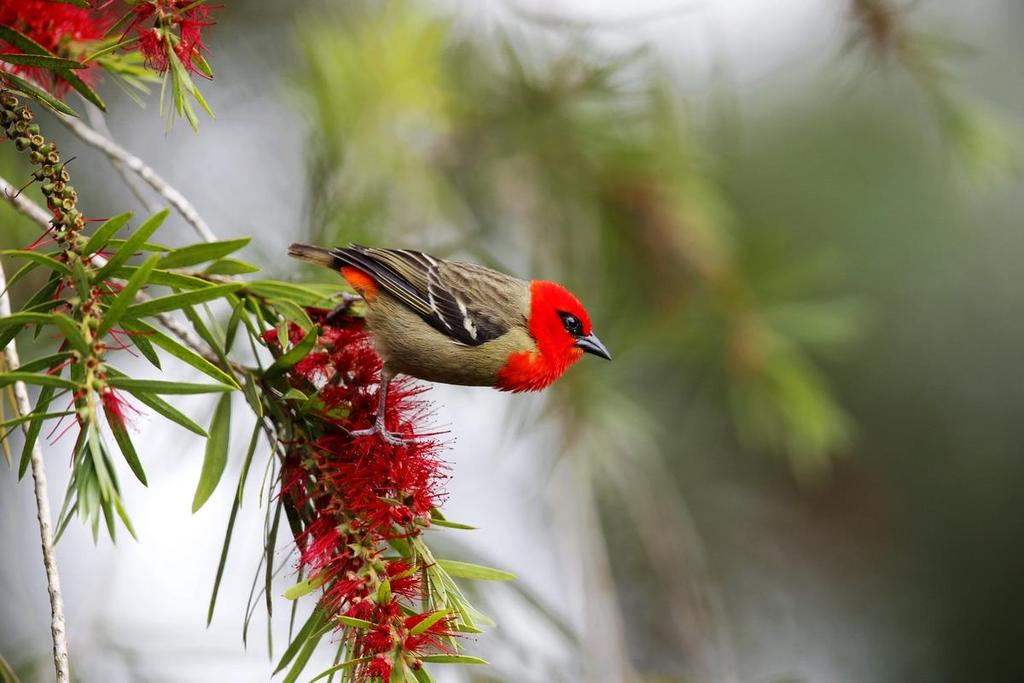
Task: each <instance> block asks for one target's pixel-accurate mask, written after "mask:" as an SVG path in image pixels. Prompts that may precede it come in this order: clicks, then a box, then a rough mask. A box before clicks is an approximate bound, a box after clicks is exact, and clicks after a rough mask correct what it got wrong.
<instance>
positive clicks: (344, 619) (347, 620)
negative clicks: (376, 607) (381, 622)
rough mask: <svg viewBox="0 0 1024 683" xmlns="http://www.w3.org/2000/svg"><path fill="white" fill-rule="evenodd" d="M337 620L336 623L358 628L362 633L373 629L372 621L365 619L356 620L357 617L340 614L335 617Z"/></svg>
mask: <svg viewBox="0 0 1024 683" xmlns="http://www.w3.org/2000/svg"><path fill="white" fill-rule="evenodd" d="M335 620H336V621H340V622H341V623H343V624H345V625H346V626H351V627H352V628H357V629H359V630H360V631H368V630H370V629H371V628H373V622H372V621H366V620H365V619H356V618H355V617H349V616H345V615H344V614H339V615H338V616H336V617H335Z"/></svg>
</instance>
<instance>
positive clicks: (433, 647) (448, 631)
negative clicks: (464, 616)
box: [402, 612, 455, 656]
mask: <svg viewBox="0 0 1024 683" xmlns="http://www.w3.org/2000/svg"><path fill="white" fill-rule="evenodd" d="M435 614H436V612H424V613H423V614H414V615H412V616H410V617H405V619H404V620H403V625H404V627H405V628H406V629H407V630H408V631H409V635H407V636H406V637H405V640H404V641H403V643H402V648H403V649H404V650H405V651H406V652H409V653H410V654H414V655H419V656H422V655H426V654H431V653H438V652H440V653H450V652H451V651H452V648H451V647H449V646H448V645H447V644H446V643H445V639H446V638H450V637H451V636H453V635H455V633H454V632H453V631H452V618H451V617H450V616H445V617H442V618H440V619H438V620H437V621H435V622H434V623H432V624H431V625H430V626H428V627H427V628H426V630H424V631H423V632H422V633H417V634H415V635H413V634H412V630H413V629H414V628H415V627H416V626H417V625H418V624H420V623H421V622H422V621H424V620H425V619H427V618H429V617H433V616H434V615H435Z"/></svg>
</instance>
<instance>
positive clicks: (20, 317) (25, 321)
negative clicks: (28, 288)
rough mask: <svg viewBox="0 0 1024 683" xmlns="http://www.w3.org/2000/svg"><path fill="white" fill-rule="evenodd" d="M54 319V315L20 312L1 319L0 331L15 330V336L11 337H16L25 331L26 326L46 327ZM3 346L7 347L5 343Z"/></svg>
mask: <svg viewBox="0 0 1024 683" xmlns="http://www.w3.org/2000/svg"><path fill="white" fill-rule="evenodd" d="M53 318H54V314H53V313H35V312H32V311H19V312H17V313H12V314H11V315H9V316H6V317H4V318H0V330H6V329H13V330H14V334H12V335H11V337H14V335H15V334H17V333H18V332H20V331H21V330H22V329H24V327H25V326H26V325H32V324H35V325H46V324H47V323H52V322H53ZM3 346H7V344H6V343H5V344H3Z"/></svg>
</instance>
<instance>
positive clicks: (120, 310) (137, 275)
mask: <svg viewBox="0 0 1024 683" xmlns="http://www.w3.org/2000/svg"><path fill="white" fill-rule="evenodd" d="M159 260H160V257H159V256H157V255H156V254H153V255H152V256H150V257H149V258H148V259H146V262H145V263H143V264H142V265H141V266H140V267H139V269H138V270H136V271H135V272H134V273H132V276H131V277H130V278H129V279H128V282H126V283H125V285H124V287H123V288H122V289H121V291H120V292H119V293H118V295H117V296H116V297H114V300H113V301H111V302H110V305H109V306H107V310H106V311H104V313H103V320H102V321H101V322H100V326H99V328H98V329H97V330H96V336H97V337H100V338H102V337H103V335H105V334H106V333H107V332H109V331H110V328H112V327H113V326H114V324H115V323H117V322H118V321H119V320H121V316H123V315H124V314H125V312H126V311H127V310H128V308H129V307H130V306H131V303H132V301H134V300H135V295H136V294H138V293H139V290H140V289H142V288H143V287H144V286H145V285H146V283H147V282H148V281H149V276H150V274H151V273H152V272H153V269H154V268H156V264H157V262H158V261H159Z"/></svg>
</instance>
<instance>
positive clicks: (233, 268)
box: [203, 258, 260, 275]
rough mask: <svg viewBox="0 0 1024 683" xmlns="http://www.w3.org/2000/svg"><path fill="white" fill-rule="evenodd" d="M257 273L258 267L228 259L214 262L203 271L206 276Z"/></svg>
mask: <svg viewBox="0 0 1024 683" xmlns="http://www.w3.org/2000/svg"><path fill="white" fill-rule="evenodd" d="M258 272H260V267H259V266H254V265H253V264H251V263H246V262H245V261H239V260H237V259H230V258H224V259H220V260H219V261H214V262H213V263H211V264H210V265H209V266H207V267H206V269H205V270H203V273H205V274H206V275H248V274H250V273H258Z"/></svg>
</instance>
